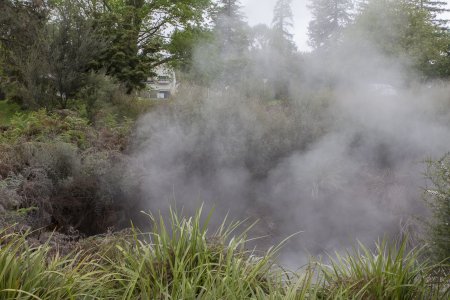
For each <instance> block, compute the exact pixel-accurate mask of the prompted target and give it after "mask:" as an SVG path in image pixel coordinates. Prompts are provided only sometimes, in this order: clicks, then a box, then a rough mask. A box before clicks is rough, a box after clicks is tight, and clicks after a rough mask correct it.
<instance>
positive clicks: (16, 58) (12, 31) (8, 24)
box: [0, 0, 49, 106]
mask: <svg viewBox="0 0 450 300" xmlns="http://www.w3.org/2000/svg"><path fill="white" fill-rule="evenodd" d="M48 17H49V9H48V7H47V6H45V5H43V4H42V5H39V6H38V5H35V4H34V3H31V2H25V1H19V0H6V1H0V25H1V26H0V69H1V70H2V74H0V75H1V76H2V80H1V82H0V84H1V85H2V88H3V89H4V91H5V92H6V94H7V95H8V98H9V99H11V100H13V101H16V102H17V103H19V104H21V105H23V106H29V105H30V103H27V101H28V100H30V99H26V98H25V97H24V94H23V91H24V88H26V84H25V82H26V72H25V70H26V69H25V66H26V65H27V64H28V63H29V62H30V60H32V57H33V55H32V53H33V52H35V51H36V45H37V44H38V42H39V41H40V39H41V38H42V36H43V35H44V31H45V26H46V24H47V21H48ZM38 69H39V68H38Z"/></svg>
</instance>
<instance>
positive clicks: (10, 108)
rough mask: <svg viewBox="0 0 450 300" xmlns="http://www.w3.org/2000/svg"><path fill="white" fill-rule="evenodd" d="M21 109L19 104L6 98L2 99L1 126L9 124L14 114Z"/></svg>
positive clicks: (0, 103)
mask: <svg viewBox="0 0 450 300" xmlns="http://www.w3.org/2000/svg"><path fill="white" fill-rule="evenodd" d="M19 111H20V107H19V105H17V104H16V103H10V102H8V101H6V100H3V101H0V126H5V125H8V124H9V123H10V122H11V119H12V118H13V116H14V114H15V113H17V112H19Z"/></svg>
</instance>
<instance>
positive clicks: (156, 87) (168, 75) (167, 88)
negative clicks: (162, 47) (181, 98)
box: [141, 65, 177, 99]
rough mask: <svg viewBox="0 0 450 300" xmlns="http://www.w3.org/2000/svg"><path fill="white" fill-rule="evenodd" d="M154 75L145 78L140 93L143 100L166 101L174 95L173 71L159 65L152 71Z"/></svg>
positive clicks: (175, 86) (175, 82)
mask: <svg viewBox="0 0 450 300" xmlns="http://www.w3.org/2000/svg"><path fill="white" fill-rule="evenodd" d="M154 73H155V74H156V75H155V76H153V77H149V78H147V80H146V82H145V89H144V90H143V91H142V92H141V97H143V98H153V99H168V98H170V96H171V95H173V94H175V93H176V89H177V80H176V76H175V72H174V71H173V69H171V68H170V67H168V66H166V65H161V66H159V67H157V68H156V69H155V70H154Z"/></svg>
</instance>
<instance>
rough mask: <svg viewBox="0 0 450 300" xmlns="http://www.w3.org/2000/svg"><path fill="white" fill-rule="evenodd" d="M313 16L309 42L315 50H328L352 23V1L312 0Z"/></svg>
mask: <svg viewBox="0 0 450 300" xmlns="http://www.w3.org/2000/svg"><path fill="white" fill-rule="evenodd" d="M309 8H310V9H311V13H312V16H313V19H312V21H311V22H310V23H309V27H308V31H309V41H310V45H311V46H312V47H313V48H314V49H322V50H323V49H325V50H326V49H328V48H329V47H330V46H331V45H332V44H334V43H337V42H339V41H340V39H341V35H342V31H343V29H344V28H345V27H346V26H347V25H348V24H349V23H350V22H351V19H352V17H351V9H352V8H353V2H352V1H351V0H310V5H309Z"/></svg>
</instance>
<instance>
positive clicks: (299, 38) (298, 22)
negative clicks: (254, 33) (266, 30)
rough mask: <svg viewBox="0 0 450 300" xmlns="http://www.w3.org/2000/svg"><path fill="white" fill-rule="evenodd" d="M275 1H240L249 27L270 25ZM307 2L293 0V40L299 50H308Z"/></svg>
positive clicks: (308, 19)
mask: <svg viewBox="0 0 450 300" xmlns="http://www.w3.org/2000/svg"><path fill="white" fill-rule="evenodd" d="M276 2H277V0H241V4H242V8H243V9H242V10H243V12H244V13H245V15H246V16H247V21H248V22H249V24H250V25H252V26H253V25H256V24H260V23H264V24H268V25H270V24H271V23H272V17H273V8H274V6H275V3H276ZM306 2H307V0H293V1H292V12H293V14H294V30H293V32H292V33H293V34H294V40H295V42H296V44H297V46H298V47H299V49H300V50H308V49H309V47H308V35H307V33H308V23H309V21H310V19H311V15H310V13H309V10H308V8H307V7H306Z"/></svg>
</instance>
